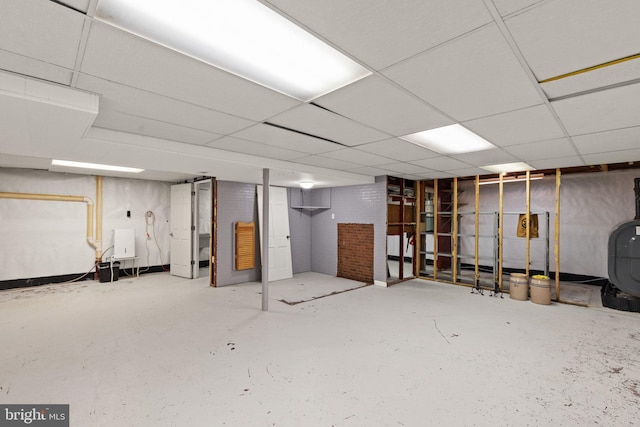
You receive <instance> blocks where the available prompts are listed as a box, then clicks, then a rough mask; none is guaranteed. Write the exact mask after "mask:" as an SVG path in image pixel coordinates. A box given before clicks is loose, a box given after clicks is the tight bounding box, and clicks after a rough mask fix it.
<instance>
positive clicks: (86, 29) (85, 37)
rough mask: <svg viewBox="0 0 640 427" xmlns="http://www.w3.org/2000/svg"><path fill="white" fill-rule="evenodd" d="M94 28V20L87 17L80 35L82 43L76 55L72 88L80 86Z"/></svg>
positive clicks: (79, 44)
mask: <svg viewBox="0 0 640 427" xmlns="http://www.w3.org/2000/svg"><path fill="white" fill-rule="evenodd" d="M92 26H93V19H91V18H88V17H85V18H84V22H83V23H82V33H81V34H80V42H79V43H78V52H77V53H76V61H75V64H74V65H73V70H72V71H73V74H72V75H71V87H76V85H77V84H78V78H79V77H80V68H82V63H83V62H84V55H85V53H86V51H87V44H88V41H89V35H90V34H91V28H92Z"/></svg>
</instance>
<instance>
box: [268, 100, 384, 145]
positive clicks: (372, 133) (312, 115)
mask: <svg viewBox="0 0 640 427" xmlns="http://www.w3.org/2000/svg"><path fill="white" fill-rule="evenodd" d="M269 123H274V124H277V125H280V126H284V127H287V128H290V129H294V130H296V131H301V132H304V133H307V134H310V135H314V136H319V137H321V138H326V139H329V140H331V141H336V142H339V143H341V144H345V145H349V146H353V145H359V144H364V143H366V142H372V141H379V140H382V139H387V138H389V135H387V134H384V133H382V132H380V131H377V130H375V129H372V128H370V127H367V126H364V125H361V124H359V123H357V122H354V121H353V120H350V119H348V118H345V117H342V116H340V115H338V114H335V113H332V112H330V111H327V110H324V109H322V108H320V107H316V106H313V105H310V104H303V105H300V106H298V107H295V108H292V109H291V110H289V111H286V112H284V113H282V114H279V115H277V116H275V117H272V118H271V119H269Z"/></svg>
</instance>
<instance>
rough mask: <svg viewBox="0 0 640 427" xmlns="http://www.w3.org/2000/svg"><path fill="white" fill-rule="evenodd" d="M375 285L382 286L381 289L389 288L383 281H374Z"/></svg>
mask: <svg viewBox="0 0 640 427" xmlns="http://www.w3.org/2000/svg"><path fill="white" fill-rule="evenodd" d="M373 284H374V285H376V286H381V287H383V288H386V287H387V282H383V281H381V280H374V281H373Z"/></svg>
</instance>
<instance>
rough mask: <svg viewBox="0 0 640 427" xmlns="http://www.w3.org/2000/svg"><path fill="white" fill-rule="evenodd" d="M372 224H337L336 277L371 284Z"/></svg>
mask: <svg viewBox="0 0 640 427" xmlns="http://www.w3.org/2000/svg"><path fill="white" fill-rule="evenodd" d="M373 246H374V226H373V224H338V277H344V278H345V279H351V280H357V281H359V282H365V283H373Z"/></svg>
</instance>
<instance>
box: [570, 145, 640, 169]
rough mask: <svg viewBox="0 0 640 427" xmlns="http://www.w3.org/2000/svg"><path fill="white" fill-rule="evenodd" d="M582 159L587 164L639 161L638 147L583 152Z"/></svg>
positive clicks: (639, 150) (639, 152)
mask: <svg viewBox="0 0 640 427" xmlns="http://www.w3.org/2000/svg"><path fill="white" fill-rule="evenodd" d="M582 157H584V161H585V162H586V163H587V164H588V165H605V164H607V163H623V162H624V163H626V162H637V161H640V148H635V149H633V150H622V151H610V152H608V153H595V154H585V155H584V156H582Z"/></svg>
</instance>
